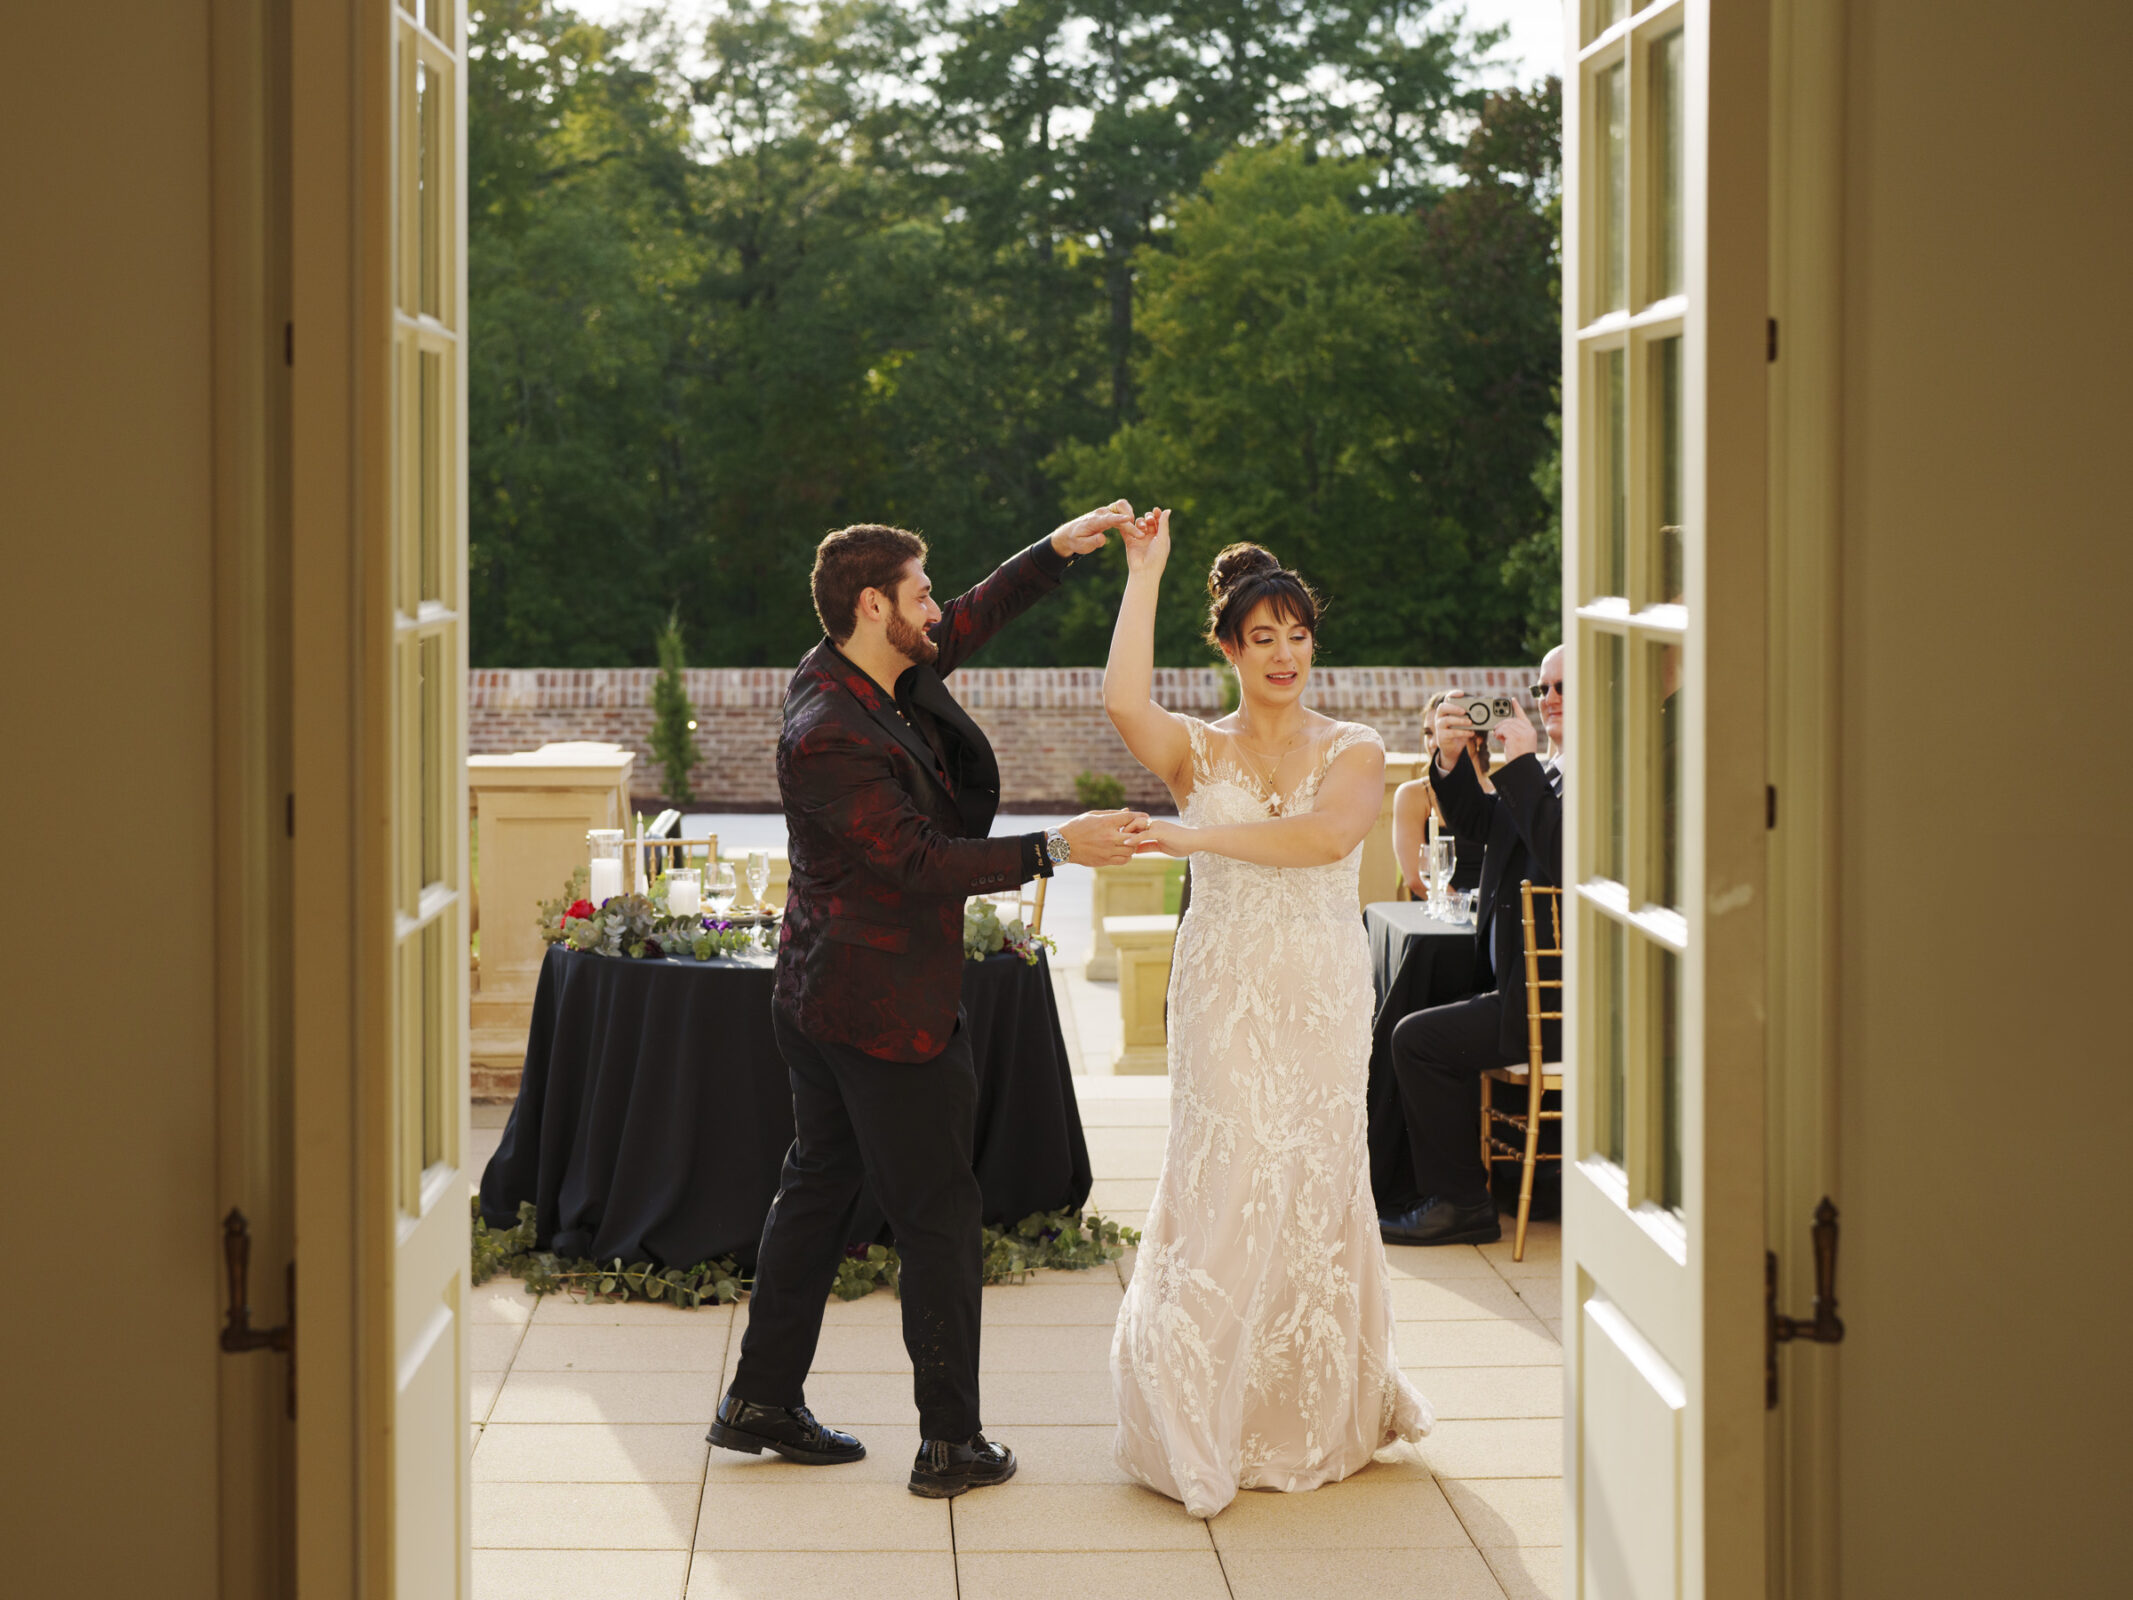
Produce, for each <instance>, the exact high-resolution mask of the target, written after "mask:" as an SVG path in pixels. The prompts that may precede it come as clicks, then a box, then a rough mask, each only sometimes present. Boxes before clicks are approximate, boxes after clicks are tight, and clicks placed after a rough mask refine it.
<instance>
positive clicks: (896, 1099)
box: [731, 1011, 984, 1440]
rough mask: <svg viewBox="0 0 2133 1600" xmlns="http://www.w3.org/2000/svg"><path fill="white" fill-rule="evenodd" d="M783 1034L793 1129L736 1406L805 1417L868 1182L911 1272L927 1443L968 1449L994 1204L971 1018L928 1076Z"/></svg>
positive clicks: (779, 1025) (908, 1304)
mask: <svg viewBox="0 0 2133 1600" xmlns="http://www.w3.org/2000/svg"><path fill="white" fill-rule="evenodd" d="M773 1023H774V1026H775V1028H776V1030H777V1039H778V1051H779V1053H780V1054H781V1055H783V1056H784V1058H785V1067H786V1070H787V1072H788V1073H789V1074H790V1075H791V1077H792V1110H793V1123H794V1126H795V1128H796V1130H797V1131H796V1136H795V1137H794V1139H793V1142H792V1148H791V1150H789V1151H787V1152H786V1155H785V1171H784V1175H783V1177H782V1178H781V1179H780V1180H779V1183H778V1195H777V1198H776V1199H775V1200H773V1201H772V1202H771V1204H770V1215H769V1216H768V1217H766V1218H764V1220H763V1242H762V1246H761V1248H760V1249H759V1251H758V1252H757V1255H756V1269H755V1288H754V1291H753V1294H752V1296H751V1299H750V1302H749V1307H748V1331H747V1332H746V1333H745V1334H743V1335H742V1336H741V1359H740V1364H739V1365H738V1366H737V1367H736V1368H735V1369H734V1374H733V1383H732V1385H731V1389H732V1392H733V1393H734V1394H736V1395H738V1396H739V1397H740V1398H741V1399H743V1400H749V1401H753V1402H755V1403H756V1404H758V1405H769V1406H797V1405H803V1404H805V1403H806V1400H805V1395H804V1393H803V1388H802V1386H803V1385H804V1384H805V1382H806V1380H807V1372H808V1368H809V1367H811V1366H813V1365H814V1360H815V1344H816V1341H817V1339H818V1338H819V1336H820V1334H821V1332H822V1308H823V1304H824V1302H826V1301H827V1300H828V1299H829V1291H830V1284H831V1283H832V1282H834V1281H835V1279H836V1276H837V1263H838V1262H839V1261H840V1260H842V1259H843V1256H844V1250H845V1246H846V1245H847V1244H850V1243H851V1242H852V1236H851V1235H852V1221H853V1218H854V1216H855V1215H856V1213H857V1211H858V1207H859V1190H860V1184H861V1182H862V1181H863V1180H864V1181H871V1183H872V1185H873V1189H874V1198H875V1200H876V1201H878V1202H879V1203H880V1206H881V1209H882V1212H883V1214H884V1215H886V1216H887V1217H888V1219H889V1226H890V1227H891V1228H893V1229H894V1230H895V1233H896V1248H897V1251H898V1253H899V1254H900V1255H901V1256H902V1258H903V1266H902V1290H903V1310H904V1348H905V1350H907V1351H909V1352H910V1356H911V1376H912V1388H913V1390H914V1391H915V1394H916V1397H917V1400H918V1424H919V1431H920V1432H921V1434H922V1435H923V1436H924V1437H926V1438H928V1439H955V1440H962V1439H967V1438H969V1437H970V1436H971V1435H972V1434H974V1433H976V1432H977V1431H978V1430H979V1427H980V1423H979V1421H978V1322H979V1317H980V1313H981V1298H982V1295H983V1292H984V1287H983V1286H984V1266H983V1260H982V1256H981V1233H982V1228H983V1212H984V1202H983V1200H982V1198H981V1197H980V1195H979V1192H978V1180H977V1177H976V1175H975V1174H974V1173H973V1172H972V1171H971V1147H972V1144H973V1142H974V1140H975V1138H976V1127H977V1106H978V1075H977V1066H976V1064H975V1062H973V1061H972V1059H971V1055H970V1038H969V1034H968V1032H967V1030H966V1029H965V1028H964V1026H963V1021H962V1018H961V1017H960V1015H959V1016H958V1017H957V1019H956V1028H955V1033H954V1035H953V1036H952V1037H951V1038H950V1039H949V1041H948V1047H947V1048H946V1049H945V1050H943V1051H942V1052H941V1053H940V1054H939V1055H937V1056H935V1057H934V1058H933V1059H932V1060H931V1061H920V1062H904V1061H884V1060H882V1059H881V1058H880V1057H878V1056H870V1055H868V1054H866V1052H864V1051H862V1050H856V1049H854V1048H852V1047H851V1046H850V1045H843V1044H831V1043H828V1042H826V1041H823V1040H820V1039H811V1038H809V1037H808V1036H807V1035H806V1034H804V1033H802V1032H801V1031H800V1030H799V1028H798V1027H796V1026H795V1025H794V1024H793V1022H792V1020H791V1019H790V1018H789V1017H788V1016H786V1014H785V1013H784V1012H783V1011H778V1012H775V1013H774V1016H773ZM824 1420H826V1421H830V1422H832V1423H834V1421H835V1419H834V1418H826V1419H824Z"/></svg>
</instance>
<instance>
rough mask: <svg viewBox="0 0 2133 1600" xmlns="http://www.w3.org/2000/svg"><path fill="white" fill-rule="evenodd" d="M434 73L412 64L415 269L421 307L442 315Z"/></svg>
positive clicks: (438, 132)
mask: <svg viewBox="0 0 2133 1600" xmlns="http://www.w3.org/2000/svg"><path fill="white" fill-rule="evenodd" d="M438 91H439V85H438V82H437V74H436V73H434V72H432V71H431V70H430V69H429V65H428V63H426V62H422V61H418V62H416V63H415V271H416V278H417V282H418V283H419V284H420V286H421V301H420V306H421V309H422V311H424V312H425V313H426V314H428V315H430V316H433V317H434V316H441V315H442V314H443V301H442V298H441V294H442V288H443V283H444V272H443V259H442V257H443V250H444V228H443V215H442V212H441V210H440V207H439V205H438V198H439V197H438V187H439V185H438V182H437V171H438V165H437V158H438V156H439V154H440V151H439V149H438V140H439V138H440V137H441V136H442V134H443V131H444V130H443V127H442V125H441V122H440V117H441V112H442V107H440V106H439V105H438V103H437V102H438V101H439V99H440V98H442V97H441V95H440V94H439V92H438Z"/></svg>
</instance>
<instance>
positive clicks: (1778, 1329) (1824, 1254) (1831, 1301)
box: [1763, 1195, 1844, 1410]
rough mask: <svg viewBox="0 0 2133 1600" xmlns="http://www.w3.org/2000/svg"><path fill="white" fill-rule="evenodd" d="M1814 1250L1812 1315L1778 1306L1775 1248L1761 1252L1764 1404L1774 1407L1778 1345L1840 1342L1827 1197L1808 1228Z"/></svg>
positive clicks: (1832, 1217)
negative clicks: (1793, 1314) (1793, 1313)
mask: <svg viewBox="0 0 2133 1600" xmlns="http://www.w3.org/2000/svg"><path fill="white" fill-rule="evenodd" d="M1809 1237H1810V1238H1811V1239H1812V1240H1813V1241H1814V1252H1815V1307H1814V1315H1813V1316H1812V1317H1788V1316H1786V1315H1785V1314H1784V1313H1783V1312H1782V1311H1780V1310H1778V1308H1777V1298H1778V1258H1777V1252H1776V1251H1775V1250H1766V1251H1764V1252H1763V1325H1764V1328H1765V1337H1764V1340H1763V1406H1764V1408H1765V1409H1766V1410H1775V1409H1776V1408H1777V1403H1778V1346H1779V1345H1781V1344H1790V1343H1791V1342H1792V1341H1793V1340H1795V1339H1807V1340H1811V1341H1813V1342H1814V1343H1816V1344H1841V1343H1842V1342H1843V1340H1844V1321H1843V1319H1842V1318H1841V1317H1839V1316H1838V1315H1837V1208H1836V1207H1835V1206H1834V1205H1832V1204H1830V1200H1829V1196H1828V1195H1824V1196H1823V1197H1822V1203H1821V1204H1820V1205H1818V1206H1816V1207H1815V1221H1814V1227H1813V1228H1812V1229H1810V1230H1809Z"/></svg>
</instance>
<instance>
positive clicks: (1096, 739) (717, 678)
mask: <svg viewBox="0 0 2133 1600" xmlns="http://www.w3.org/2000/svg"><path fill="white" fill-rule="evenodd" d="M790 676H791V673H790V672H789V671H788V670H787V669H784V668H768V667H741V668H711V667H699V668H696V669H694V670H692V671H690V672H689V673H687V674H686V678H687V684H688V693H689V703H690V704H691V705H692V706H694V707H695V708H696V745H697V750H698V759H697V763H696V765H695V766H694V767H693V768H691V770H690V777H689V782H690V786H691V788H692V789H693V790H694V792H695V804H697V805H698V806H701V807H702V808H704V809H706V810H724V811H775V810H776V809H777V806H778V781H777V773H776V770H775V767H774V756H775V752H776V748H777V739H778V725H779V719H780V707H781V706H782V704H783V701H784V698H785V683H786V680H787V679H788V678H789V677H790ZM1532 676H1533V669H1532V668H1531V667H1327V668H1323V669H1321V670H1319V671H1317V672H1315V673H1313V674H1312V677H1311V687H1310V690H1309V692H1308V694H1307V696H1306V700H1307V703H1308V704H1310V705H1311V706H1312V707H1314V708H1315V709H1317V710H1319V711H1322V712H1324V713H1326V715H1328V716H1333V717H1340V718H1343V719H1344V720H1347V721H1351V722H1367V723H1368V724H1370V726H1372V727H1374V728H1376V729H1377V730H1378V732H1379V733H1380V734H1382V735H1383V736H1384V739H1385V745H1386V748H1387V749H1391V750H1415V749H1419V748H1420V747H1421V720H1422V707H1423V705H1424V704H1425V703H1426V702H1427V701H1428V699H1429V697H1430V696H1431V695H1432V694H1434V693H1436V692H1437V691H1438V690H1439V689H1466V690H1473V691H1488V692H1491V693H1500V692H1514V693H1516V694H1518V696H1519V698H1520V699H1522V700H1523V699H1524V698H1525V695H1524V685H1526V684H1527V683H1529V682H1531V681H1532ZM657 677H658V673H657V672H655V671H654V670H652V669H650V668H617V669H612V670H600V671H580V672H549V671H544V670H542V669H539V668H531V669H510V670H503V669H487V670H481V671H476V672H473V673H470V674H469V682H468V690H467V706H468V724H467V748H468V751H469V752H470V753H471V754H474V755H503V754H507V753H509V752H511V751H514V750H531V749H533V748H535V747H536V746H539V745H543V744H549V743H552V742H555V741H559V740H565V739H603V740H607V741H609V742H611V743H614V744H620V745H626V746H628V747H629V748H631V749H633V750H635V751H636V752H637V754H638V762H637V766H636V769H635V785H636V793H637V795H638V796H639V797H640V798H643V799H646V800H649V799H652V798H655V797H658V796H659V795H660V794H661V793H662V791H663V790H664V788H665V786H666V774H665V771H664V769H663V768H661V767H659V766H657V765H656V764H655V763H654V762H653V760H652V756H651V742H650V741H651V731H652V705H651V701H652V683H653V680H654V679H655V678H657ZM1155 677H1156V682H1155V696H1156V699H1157V700H1158V701H1160V702H1161V703H1162V704H1163V705H1165V706H1168V707H1170V708H1171V709H1172V710H1176V711H1184V712H1189V713H1190V714H1192V715H1194V716H1199V717H1208V718H1212V717H1214V716H1216V715H1217V714H1218V711H1219V708H1220V706H1221V685H1220V681H1219V679H1218V678H1217V676H1216V674H1215V672H1214V670H1213V669H1212V668H1198V667H1195V668H1165V669H1162V670H1159V671H1158V672H1157V673H1156V675H1155ZM948 688H949V691H950V692H951V693H952V694H954V695H955V697H956V699H957V700H958V701H959V702H960V703H961V704H962V706H963V709H964V710H966V711H968V712H969V713H970V715H971V717H972V718H973V719H974V720H975V721H976V722H977V724H978V725H979V726H980V727H982V728H983V729H984V730H985V736H986V737H987V738H988V739H990V740H991V741H992V746H993V750H994V752H995V754H997V755H998V756H999V758H1000V782H1001V799H1002V803H1003V804H1004V805H1007V806H1010V807H1020V808H1023V809H1028V810H1072V809H1074V807H1075V802H1074V776H1075V774H1076V773H1080V772H1107V773H1111V774H1113V775H1115V776H1116V777H1118V778H1120V779H1121V780H1123V781H1124V783H1125V785H1126V795H1127V798H1128V799H1129V800H1131V801H1132V802H1134V803H1135V804H1138V805H1143V806H1147V805H1158V804H1166V803H1167V797H1166V796H1165V794H1164V792H1163V787H1162V785H1161V784H1160V783H1158V782H1157V781H1156V780H1155V779H1154V778H1153V777H1151V776H1150V775H1149V774H1148V773H1147V772H1145V771H1143V770H1142V769H1141V767H1140V765H1139V764H1138V763H1137V762H1135V761H1134V759H1133V757H1132V756H1130V755H1129V754H1127V752H1126V747H1125V744H1124V743H1123V742H1122V741H1121V740H1120V739H1119V737H1118V734H1117V733H1116V731H1114V730H1113V728H1112V727H1111V723H1110V719H1109V718H1107V717H1106V716H1105V715H1104V709H1103V671H1102V669H1101V668H1098V667H1001V668H982V667H966V668H964V669H963V670H962V671H961V672H958V673H955V674H954V675H952V676H951V677H950V678H949V679H948ZM1527 710H1528V713H1529V714H1530V713H1531V711H1532V707H1531V706H1530V705H1528V707H1527Z"/></svg>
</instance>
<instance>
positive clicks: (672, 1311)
mask: <svg viewBox="0 0 2133 1600" xmlns="http://www.w3.org/2000/svg"><path fill="white" fill-rule="evenodd" d="M732 1315H733V1307H732V1306H730V1305H726V1306H717V1305H703V1306H695V1307H689V1306H673V1305H668V1304H667V1303H666V1302H665V1301H663V1300H574V1299H572V1298H571V1297H570V1296H569V1295H567V1294H545V1295H542V1296H541V1304H540V1309H539V1310H538V1311H536V1312H534V1314H533V1320H534V1321H535V1322H537V1323H543V1324H548V1325H557V1324H561V1323H566V1322H620V1323H626V1324H628V1325H630V1326H632V1327H636V1326H642V1327H647V1328H676V1327H701V1326H704V1325H705V1324H708V1323H713V1322H724V1321H726V1320H727V1319H728V1318H730V1317H731V1316H732Z"/></svg>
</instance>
